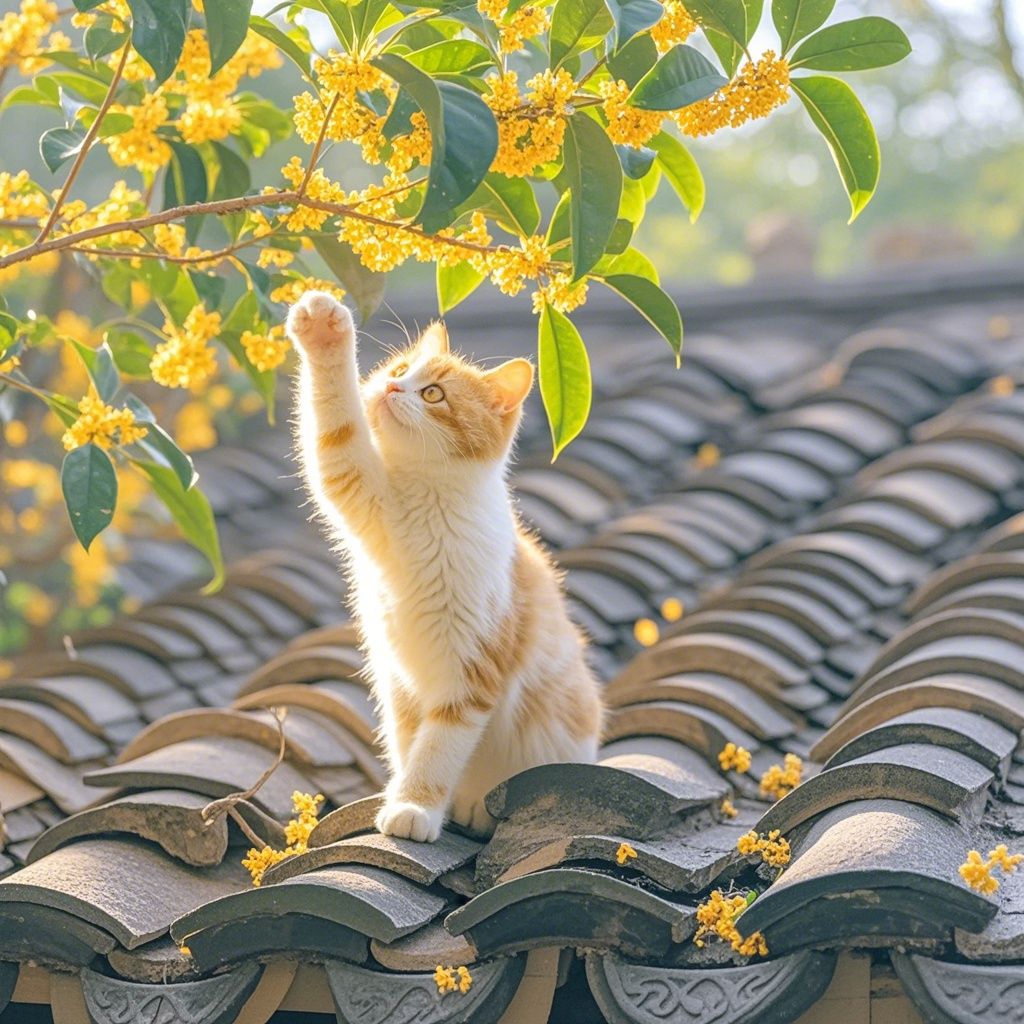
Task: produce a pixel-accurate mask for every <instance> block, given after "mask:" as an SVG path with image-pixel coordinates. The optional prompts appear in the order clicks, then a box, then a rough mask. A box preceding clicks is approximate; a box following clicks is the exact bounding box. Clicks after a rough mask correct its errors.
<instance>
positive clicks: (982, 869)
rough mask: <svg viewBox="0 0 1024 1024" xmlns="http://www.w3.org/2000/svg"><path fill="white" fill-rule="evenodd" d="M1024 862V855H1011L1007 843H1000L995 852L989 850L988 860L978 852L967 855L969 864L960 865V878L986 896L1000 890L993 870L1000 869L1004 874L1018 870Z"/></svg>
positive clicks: (972, 851) (974, 851)
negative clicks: (1023, 861)
mask: <svg viewBox="0 0 1024 1024" xmlns="http://www.w3.org/2000/svg"><path fill="white" fill-rule="evenodd" d="M1022 860H1024V854H1021V853H1014V854H1010V853H1009V852H1008V851H1007V849H1006V844H1005V843H1000V844H999V845H998V846H997V847H996V848H995V849H994V850H989V853H988V860H987V861H985V860H982V859H981V854H980V853H978V851H977V850H971V851H970V853H968V854H967V862H966V863H965V864H961V865H960V877H961V878H963V880H964V881H965V882H966V883H967V884H968V885H969V886H970V887H971V888H972V889H976V890H977V891H978V892H981V893H984V894H985V895H986V896H989V895H991V894H992V893H994V892H995V891H996V889H998V888H999V882H998V881H997V880H996V879H995V878H993V877H992V869H993V868H996V867H998V868H999V869H1000V871H1002V872H1003V874H1010V872H1012V871H1016V870H1017V865H1018V864H1019V863H1020V862H1021V861H1022Z"/></svg>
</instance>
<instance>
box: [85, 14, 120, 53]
mask: <svg viewBox="0 0 1024 1024" xmlns="http://www.w3.org/2000/svg"><path fill="white" fill-rule="evenodd" d="M127 39H128V33H127V32H124V31H122V30H121V29H119V28H117V27H116V23H115V22H114V19H113V18H111V17H110V15H109V14H101V15H100V16H99V17H98V18H97V19H96V21H94V22H93V23H92V24H91V25H90V26H89V27H88V28H87V29H86V30H85V39H84V42H85V52H86V53H87V54H89V56H90V57H91V58H92V60H94V61H95V60H99V59H100V57H106V56H108V55H109V54H111V53H114V52H115V51H117V50H120V49H121V47H122V46H124V44H125V42H126V41H127Z"/></svg>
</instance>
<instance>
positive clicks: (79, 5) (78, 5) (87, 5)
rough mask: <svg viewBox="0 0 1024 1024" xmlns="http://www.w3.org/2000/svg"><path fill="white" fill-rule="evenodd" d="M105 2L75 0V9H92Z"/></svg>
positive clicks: (100, 0) (83, 10)
mask: <svg viewBox="0 0 1024 1024" xmlns="http://www.w3.org/2000/svg"><path fill="white" fill-rule="evenodd" d="M101 3H103V0H74V4H75V10H78V11H82V12H83V13H84V12H85V11H91V10H92V9H93V8H94V7H99V5H100V4H101Z"/></svg>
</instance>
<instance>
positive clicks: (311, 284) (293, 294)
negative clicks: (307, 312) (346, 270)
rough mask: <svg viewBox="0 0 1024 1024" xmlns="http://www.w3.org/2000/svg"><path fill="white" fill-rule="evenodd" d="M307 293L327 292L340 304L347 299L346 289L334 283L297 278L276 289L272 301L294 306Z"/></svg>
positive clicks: (317, 278)
mask: <svg viewBox="0 0 1024 1024" xmlns="http://www.w3.org/2000/svg"><path fill="white" fill-rule="evenodd" d="M306 292H327V293H328V294H329V295H333V296H334V297H335V298H336V299H337V300H338V301H339V302H340V301H341V300H342V299H343V298H345V289H344V288H341V287H339V286H338V285H337V284H335V283H334V282H333V281H324V280H322V279H321V278H319V277H296V278H293V279H292V280H290V281H288V282H287V283H286V284H283V285H281V286H280V287H279V288H275V289H274V290H273V291H272V292H271V293H270V301H271V302H283V303H285V304H286V305H289V306H292V305H294V304H295V303H296V302H298V301H299V299H301V298H302V296H303V295H305V294H306Z"/></svg>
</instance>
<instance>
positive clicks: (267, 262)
mask: <svg viewBox="0 0 1024 1024" xmlns="http://www.w3.org/2000/svg"><path fill="white" fill-rule="evenodd" d="M294 262H295V253H293V252H290V251H289V250H288V249H275V248H274V246H272V245H268V246H267V247H266V248H264V249H260V254H259V256H258V257H257V258H256V265H257V266H259V267H263V268H264V269H266V268H267V267H287V266H288V265H289V264H290V263H294Z"/></svg>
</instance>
